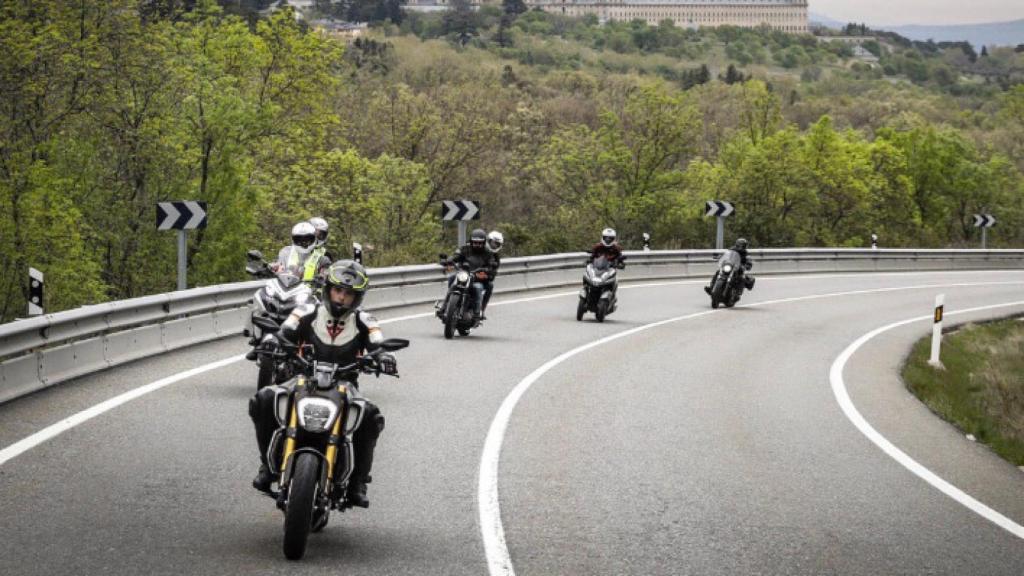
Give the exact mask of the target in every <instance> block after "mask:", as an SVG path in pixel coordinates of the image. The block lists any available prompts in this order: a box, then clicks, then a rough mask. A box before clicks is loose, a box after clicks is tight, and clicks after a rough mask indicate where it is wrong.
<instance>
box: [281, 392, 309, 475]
mask: <svg viewBox="0 0 1024 576" xmlns="http://www.w3.org/2000/svg"><path fill="white" fill-rule="evenodd" d="M305 383H306V379H305V378H299V379H298V381H297V382H296V383H295V388H296V392H298V389H299V388H302V386H304V385H305ZM298 404H299V403H298V402H296V401H295V393H293V394H292V406H291V409H290V410H289V415H288V427H287V428H285V431H284V434H285V440H284V451H283V452H282V454H281V483H282V484H284V483H287V478H285V472H286V471H287V470H288V460H290V459H291V457H292V453H294V452H295V435H296V434H297V433H298V427H299V412H298Z"/></svg>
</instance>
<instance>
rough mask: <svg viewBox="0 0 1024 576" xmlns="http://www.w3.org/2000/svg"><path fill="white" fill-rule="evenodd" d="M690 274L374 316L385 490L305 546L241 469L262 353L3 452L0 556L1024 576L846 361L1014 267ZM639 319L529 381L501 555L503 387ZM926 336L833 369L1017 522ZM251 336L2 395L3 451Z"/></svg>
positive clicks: (1009, 496)
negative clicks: (460, 312) (487, 465)
mask: <svg viewBox="0 0 1024 576" xmlns="http://www.w3.org/2000/svg"><path fill="white" fill-rule="evenodd" d="M701 284H702V283H701V282H699V281H686V282H673V283H652V284H649V285H642V284H641V285H631V286H628V287H625V286H624V287H623V290H622V292H621V293H620V309H619V311H618V312H616V313H615V314H613V315H612V316H610V317H609V319H608V321H607V322H605V323H604V324H597V323H595V322H594V321H593V319H592V318H593V317H592V316H590V317H588V319H587V320H586V321H584V322H582V323H577V322H576V321H575V320H574V318H573V313H574V309H575V291H574V290H572V289H562V290H555V291H549V292H544V293H531V294H526V295H518V296H510V297H506V298H505V299H504V300H496V301H495V304H498V305H497V306H495V305H494V304H492V310H491V311H490V313H489V316H490V318H491V320H490V321H489V322H488V324H487V325H485V326H484V327H483V328H482V329H480V330H478V331H476V332H475V333H474V334H473V335H472V336H470V337H469V338H464V339H458V338H456V339H455V340H454V341H445V340H444V339H443V338H442V336H441V326H440V323H439V322H438V321H437V320H436V319H435V318H434V317H433V316H432V315H430V314H429V310H428V309H427V308H424V307H419V308H412V309H404V310H398V311H389V312H388V313H387V314H383V315H382V318H383V319H385V320H388V323H387V325H386V326H385V332H386V334H387V335H390V336H396V337H405V338H409V339H411V340H412V341H413V345H412V346H411V347H410V348H409V349H408V350H404V351H402V352H401V353H400V355H399V367H400V370H401V372H402V378H401V379H400V380H394V379H381V380H374V379H372V378H366V379H364V381H363V392H364V393H365V394H367V395H368V396H370V397H371V398H373V399H374V400H375V401H376V402H377V403H378V404H379V405H380V406H381V408H382V410H383V411H384V414H385V416H386V418H387V429H386V430H385V432H384V435H383V436H382V438H381V441H380V444H379V446H378V452H377V462H376V465H375V468H374V474H373V475H374V483H373V484H372V485H371V486H370V498H371V500H372V505H371V507H370V508H369V510H356V511H353V512H348V513H345V514H343V515H338V514H335V515H333V516H332V519H331V524H330V526H328V528H327V529H326V530H325V531H324V532H323V533H322V534H319V535H315V536H313V537H312V538H311V543H310V547H309V549H308V551H307V554H306V557H305V559H304V560H303V561H302V562H301V563H290V562H287V561H286V560H284V558H283V556H282V554H281V527H282V521H281V514H280V512H278V511H277V510H276V509H275V508H274V506H273V502H272V501H271V500H270V499H268V498H265V497H263V496H260V495H259V494H257V493H256V492H255V491H253V490H252V488H251V487H249V481H250V480H251V478H252V476H253V474H254V473H255V469H256V463H257V460H256V451H255V447H254V441H253V438H252V430H251V423H250V421H249V418H248V416H247V413H246V411H247V402H248V398H249V397H250V396H251V394H252V391H253V388H254V381H255V369H254V367H253V366H252V365H251V364H250V363H248V362H244V361H241V362H234V363H230V364H228V365H226V366H224V367H221V368H217V369H214V370H210V371H207V372H204V373H202V374H199V375H196V376H192V377H189V378H184V379H182V380H181V381H180V382H177V383H174V384H171V385H169V386H167V387H164V388H161V389H159V390H157V391H154V392H152V393H150V394H146V395H144V396H142V397H140V398H138V399H135V400H133V401H131V402H128V403H126V404H124V405H122V406H119V407H117V408H114V409H113V410H111V411H109V412H106V413H104V414H101V415H99V416H97V417H95V418H93V419H91V420H88V421H86V422H84V423H82V424H81V425H79V426H77V427H74V428H72V429H70V430H68V431H67V432H65V433H63V434H61V435H58V436H57V437H55V438H53V439H51V440H49V441H47V442H44V443H42V444H40V445H38V446H36V447H34V448H31V449H29V450H27V451H26V452H24V453H23V454H20V455H18V456H15V457H13V458H11V459H9V460H8V461H6V462H4V463H2V464H0V485H2V486H3V490H2V491H0V510H3V522H0V558H2V559H3V565H2V566H3V568H2V569H0V572H2V573H4V574H7V573H10V574H19V575H20V574H40V575H47V576H50V575H53V574H131V575H134V574H139V573H143V574H289V575H291V574H335V573H344V574H353V575H354V574H416V575H421V574H487V573H488V571H489V569H490V570H492V571H493V572H498V571H499V568H501V567H505V568H507V569H509V570H508V572H506V573H509V572H511V570H514V571H515V573H517V574H521V575H534V574H553V575H554V574H1006V575H1014V576H1019V574H1021V573H1022V572H1024V540H1022V539H1021V537H1019V536H1017V535H1015V534H1013V533H1011V531H1010V530H1008V529H1006V528H1005V527H1000V526H998V525H996V524H995V523H993V522H992V521H990V520H988V519H986V518H983V517H982V516H981V515H979V514H978V513H977V512H976V511H975V510H973V509H971V508H969V507H968V506H967V505H965V504H964V503H962V502H961V501H957V500H955V499H954V498H952V497H950V496H948V495H947V494H945V493H943V492H941V491H939V490H938V489H937V488H936V487H934V486H933V485H931V484H929V483H928V482H926V481H925V480H923V479H922V478H921V477H920V476H918V475H915V474H914V473H912V472H911V471H910V470H909V469H908V468H907V467H905V466H904V465H903V464H901V463H900V462H898V461H897V460H895V459H894V458H892V457H890V456H889V455H888V454H886V453H885V452H883V451H882V450H881V449H879V447H878V446H876V444H874V443H872V441H871V440H869V439H868V438H867V437H866V436H865V434H864V433H863V432H862V431H861V430H860V429H859V428H858V427H857V426H855V425H854V424H853V422H852V421H851V420H850V419H849V418H848V417H847V415H846V414H845V413H844V411H843V410H842V409H841V407H840V404H839V402H838V401H837V396H836V394H835V393H834V391H833V383H832V382H831V381H830V369H831V367H832V365H833V363H834V362H835V360H836V359H837V357H839V355H840V354H841V353H842V352H843V351H844V349H846V348H847V347H848V346H849V345H850V344H851V343H853V342H854V341H855V340H857V339H858V338H860V337H861V336H862V335H864V334H866V333H868V332H870V331H872V330H874V329H876V328H879V327H881V326H884V325H887V324H891V323H894V322H897V321H901V320H906V319H909V318H913V317H916V316H930V314H931V306H932V303H933V301H934V297H935V294H937V293H939V292H942V293H945V294H946V310H947V315H948V314H950V313H952V312H956V311H957V310H963V309H966V308H972V307H979V306H992V305H999V304H1006V303H1013V302H1016V303H1017V304H1015V305H1011V306H1003V307H1000V308H991V309H986V310H979V311H977V312H973V313H970V314H963V315H959V316H951V317H950V318H949V320H952V321H955V322H960V321H965V320H972V319H981V318H988V317H996V316H1005V315H1007V314H1010V313H1019V312H1022V311H1024V302H1022V301H1024V272H970V273H917V274H868V275H828V276H826V275H822V276H795V277H773V278H769V277H764V278H760V279H759V280H758V285H757V288H756V290H755V291H754V292H752V293H749V294H748V295H747V296H746V297H745V298H744V301H743V302H741V305H740V306H739V307H737V308H735V309H732V310H721V311H716V312H710V311H709V306H708V298H707V297H706V295H705V294H704V293H703V291H702V290H701V288H700V286H701ZM668 320H671V321H668ZM659 322H660V324H657V325H655V326H651V327H645V326H647V325H649V324H652V323H659ZM641 327H644V328H641ZM632 329H637V330H634V331H633V332H631V333H629V334H628V335H626V336H623V337H619V338H617V339H613V340H610V341H608V342H606V343H603V344H600V345H596V346H593V347H591V348H589V349H585V350H581V351H579V352H578V353H576V354H574V355H570V356H568V357H566V358H565V359H564V360H563V361H560V362H558V363H557V364H554V365H549V366H548V369H547V370H546V371H545V372H544V373H543V374H540V375H539V377H535V378H531V379H529V383H530V387H529V388H528V389H525V388H524V386H519V388H518V389H519V390H520V391H522V390H523V389H525V392H524V393H523V395H522V397H521V398H520V399H519V401H518V404H516V405H515V406H514V408H513V410H512V411H511V413H510V417H509V419H508V422H507V428H505V429H504V434H503V435H502V436H501V437H500V438H499V439H500V440H501V444H500V445H501V452H500V462H499V464H498V468H497V471H498V472H497V485H496V486H495V487H494V488H496V490H497V494H498V500H497V502H498V503H500V512H499V514H500V515H499V516H497V517H496V518H497V519H500V522H498V523H497V528H498V529H499V530H502V531H503V534H504V542H505V544H506V546H505V547H501V546H498V547H497V548H495V547H493V546H491V545H490V544H489V545H488V546H487V547H486V549H485V545H484V541H485V536H486V537H487V538H488V539H489V540H490V541H491V542H492V543H493V541H494V529H495V526H494V525H491V524H490V523H488V522H487V521H486V518H487V516H486V513H487V512H486V509H487V507H488V505H487V504H486V503H485V504H484V508H485V521H484V522H483V524H482V523H481V516H480V514H481V511H480V501H479V498H478V490H479V488H480V487H479V486H478V482H479V481H480V478H479V477H480V465H481V457H482V455H483V456H484V460H485V461H486V458H487V455H486V454H484V441H485V438H486V437H487V436H488V433H489V431H491V430H492V422H493V421H494V419H495V415H496V414H497V413H498V411H499V407H500V406H502V403H503V402H504V401H505V400H506V397H507V396H508V395H509V393H510V392H511V391H513V390H516V389H517V385H520V383H522V382H524V379H527V377H528V376H530V375H531V373H534V372H535V371H536V370H537V369H538V368H539V367H541V366H542V365H545V363H548V362H549V361H551V360H552V359H554V358H556V357H559V356H560V355H562V354H563V353H566V352H569V351H572V350H575V349H577V348H579V347H581V346H585V345H587V344H590V343H593V342H594V341H597V340H601V339H602V338H606V337H610V336H614V335H616V334H619V333H622V332H625V331H629V330H632ZM929 331H930V321H929V320H922V321H917V322H913V323H910V324H907V325H904V326H900V327H896V328H894V329H892V330H889V331H886V332H884V333H882V334H880V335H878V336H877V337H875V338H873V339H871V340H868V341H867V342H866V343H864V345H863V346H862V347H860V348H859V349H858V350H857V351H856V352H855V353H854V354H853V355H852V356H851V357H850V358H849V361H848V362H847V363H846V365H845V369H844V370H843V373H842V375H843V385H844V389H845V390H846V391H847V392H848V393H849V396H850V399H851V401H852V404H853V405H854V406H855V407H856V410H858V411H859V413H860V414H861V415H863V418H864V420H866V421H867V422H868V423H869V424H870V425H871V426H872V427H873V428H874V429H875V430H877V432H878V433H879V434H881V435H882V436H884V437H885V438H887V439H888V440H889V441H890V442H892V444H893V445H895V446H896V447H898V448H899V449H900V450H901V451H902V452H904V453H905V454H906V455H907V456H908V457H909V458H912V459H913V460H915V461H916V462H918V463H919V464H920V465H922V466H924V467H926V468H927V469H928V470H930V471H931V472H933V473H934V474H936V475H937V476H938V477H941V478H942V479H944V480H945V481H947V482H949V483H950V484H952V485H954V486H956V487H957V488H959V489H960V490H962V491H963V492H964V493H966V494H969V495H970V496H971V497H973V498H974V499H976V500H977V501H979V502H981V503H983V504H984V505H987V506H988V507H990V508H991V509H993V510H995V511H997V512H998V513H1000V514H1002V515H1003V516H1005V518H1006V519H1007V520H1008V522H1010V524H1012V525H1020V524H1024V498H1021V495H1022V494H1024V474H1022V473H1021V472H1020V471H1019V470H1017V469H1016V468H1014V467H1013V466H1011V465H1009V464H1007V463H1005V462H1003V461H1002V460H1000V459H998V458H997V457H995V456H994V455H992V454H991V453H990V452H989V451H988V450H987V449H986V448H984V447H983V446H980V445H976V444H973V443H971V442H969V441H967V440H966V439H964V438H963V436H962V435H960V434H959V433H958V432H957V431H956V430H955V429H954V428H952V427H951V426H949V425H947V424H945V423H943V422H941V421H940V420H938V419H937V418H935V416H933V415H932V414H931V413H930V412H929V411H928V410H927V409H926V408H925V407H923V406H922V405H921V404H920V403H918V402H917V401H916V399H914V398H913V397H911V396H910V395H909V394H908V393H907V392H906V391H905V390H904V389H903V387H902V386H901V384H900V382H899V380H898V377H897V373H898V368H899V364H900V362H901V360H902V357H903V355H904V354H905V352H906V350H907V349H908V347H909V345H910V344H911V343H912V342H913V341H914V340H916V339H917V338H919V337H920V336H922V335H924V334H926V333H928V332H929ZM244 351H245V345H244V341H243V339H242V338H237V339H229V340H225V341H220V342H216V343H212V344H207V345H201V346H196V347H193V348H189V349H187V350H184V351H181V352H177V353H174V354H169V355H166V356H163V357H159V358H152V359H148V360H143V361H139V362H136V363H133V364H130V365H127V366H123V367H120V368H117V369H113V370H110V371H108V372H105V373H101V374H96V375H93V376H90V377H86V378H82V379H79V380H77V381H75V382H72V383H68V384H64V385H61V386H59V387H56V388H54V389H50V390H47V391H44V392H41V393H38V394H35V395H32V396H30V397H27V398H23V399H20V400H17V401H15V402H11V403H8V404H6V405H3V406H0V449H2V448H4V447H8V446H10V445H12V444H14V443H15V442H17V441H19V440H21V439H23V438H25V437H27V436H30V435H31V434H33V433H35V432H38V431H39V430H41V429H43V428H45V427H46V426H49V425H50V424H53V423H54V422H57V421H59V420H61V419H64V418H67V417H68V416H71V415H72V414H75V413H77V412H79V411H81V410H85V409H87V408H90V407H91V406H94V405H96V404H98V403H100V402H102V401H104V400H107V399H109V398H111V397H114V396H117V395H118V394H120V393H122V392H125V391H128V390H131V389H133V388H136V387H138V386H141V385H144V384H147V383H150V382H153V381H156V380H159V379H161V378H164V377H167V376H171V375H174V374H176V373H179V372H182V371H184V370H188V369H191V368H194V367H196V366H200V365H203V364H207V363H210V362H214V361H217V360H222V359H224V358H228V357H232V356H236V355H238V354H241V353H244ZM535 376H536V375H535ZM494 455H496V454H492V456H494ZM485 478H486V474H485ZM484 483H485V484H486V480H485V481H484ZM494 512H497V511H496V510H494ZM505 550H507V552H508V556H502V557H497V558H496V557H495V556H494V555H495V554H499V556H500V555H501V554H502V553H503V552H504V551H505ZM488 554H491V558H488ZM489 560H490V561H491V564H490V565H489V563H488V561H489Z"/></svg>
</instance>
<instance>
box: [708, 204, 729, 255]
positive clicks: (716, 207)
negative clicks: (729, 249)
mask: <svg viewBox="0 0 1024 576" xmlns="http://www.w3.org/2000/svg"><path fill="white" fill-rule="evenodd" d="M734 212H736V209H735V208H733V206H732V203H731V202H725V201H723V200H708V201H707V202H705V203H704V217H705V218H707V217H708V216H715V217H716V218H715V219H716V220H718V225H717V227H716V230H715V249H716V250H721V249H722V246H723V245H724V244H725V219H726V218H728V217H729V216H732V215H733V213H734Z"/></svg>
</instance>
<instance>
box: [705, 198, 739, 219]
mask: <svg viewBox="0 0 1024 576" xmlns="http://www.w3.org/2000/svg"><path fill="white" fill-rule="evenodd" d="M735 211H736V209H735V208H733V206H732V203H730V202H723V201H722V200H708V201H707V202H705V203H704V217H705V218H706V217H708V216H718V217H720V218H728V217H729V216H732V214H733V212H735Z"/></svg>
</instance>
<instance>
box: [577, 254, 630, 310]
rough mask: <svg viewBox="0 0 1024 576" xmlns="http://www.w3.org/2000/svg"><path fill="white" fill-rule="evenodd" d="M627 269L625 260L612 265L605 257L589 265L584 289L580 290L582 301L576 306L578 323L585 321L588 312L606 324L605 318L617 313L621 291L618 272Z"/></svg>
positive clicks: (585, 273)
mask: <svg viewBox="0 0 1024 576" xmlns="http://www.w3.org/2000/svg"><path fill="white" fill-rule="evenodd" d="M625 267H626V263H625V262H624V261H623V259H621V258H620V259H619V261H618V262H616V263H615V264H612V262H611V261H610V260H608V259H607V258H605V257H604V256H599V257H597V258H594V260H593V261H592V262H588V263H587V270H586V272H584V273H583V288H581V289H580V299H579V302H578V303H577V304H576V320H577V321H580V320H583V315H584V314H586V313H587V312H593V313H594V314H595V315H596V316H597V321H598V322H604V318H605V316H607V315H609V314H611V313H612V312H615V310H616V309H617V308H618V304H619V300H618V298H617V297H616V294H617V293H618V290H619V278H618V276H619V275H618V271H619V270H621V269H623V268H625Z"/></svg>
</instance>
